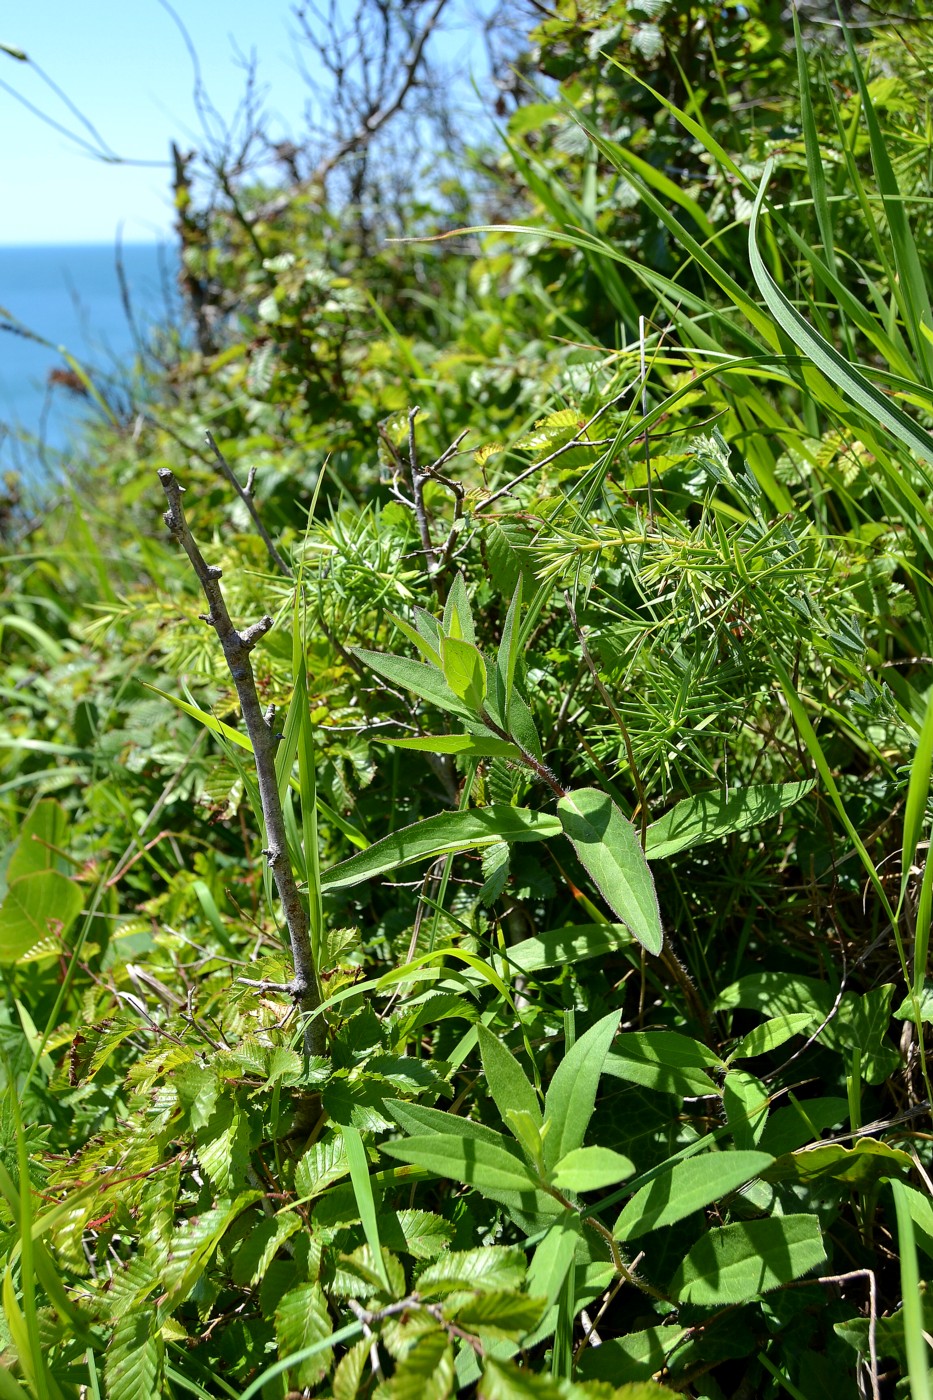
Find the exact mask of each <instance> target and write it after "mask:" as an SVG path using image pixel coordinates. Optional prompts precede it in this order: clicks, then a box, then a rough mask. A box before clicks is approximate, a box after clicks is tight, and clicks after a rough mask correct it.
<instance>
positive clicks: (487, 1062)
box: [476, 1025, 543, 1128]
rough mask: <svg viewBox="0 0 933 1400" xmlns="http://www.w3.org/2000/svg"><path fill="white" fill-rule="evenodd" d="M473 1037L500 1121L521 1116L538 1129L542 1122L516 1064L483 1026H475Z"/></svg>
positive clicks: (514, 1059) (501, 1044)
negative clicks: (477, 1045)
mask: <svg viewBox="0 0 933 1400" xmlns="http://www.w3.org/2000/svg"><path fill="white" fill-rule="evenodd" d="M476 1034H477V1038H478V1040H479V1048H480V1054H481V1055H482V1057H483V1071H484V1073H485V1075H486V1083H487V1085H488V1086H489V1092H490V1093H491V1094H492V1097H493V1100H494V1102H495V1105H496V1107H497V1108H498V1110H499V1112H500V1113H501V1115H502V1118H503V1121H505V1118H506V1114H507V1113H510V1112H525V1113H527V1114H528V1115H529V1116H530V1118H531V1121H532V1123H534V1124H535V1125H536V1126H537V1127H538V1128H540V1127H541V1124H542V1122H543V1119H542V1116H541V1105H540V1103H539V1102H538V1096H537V1094H536V1093H535V1091H534V1088H533V1087H532V1085H531V1084H530V1083H529V1081H528V1077H527V1075H526V1074H525V1071H524V1070H523V1069H522V1067H521V1065H520V1064H519V1063H518V1060H517V1059H516V1058H515V1056H514V1055H513V1054H512V1052H511V1051H510V1050H507V1049H506V1047H505V1046H504V1045H503V1043H502V1041H501V1040H500V1039H499V1037H498V1036H495V1035H493V1034H492V1032H491V1031H488V1030H487V1029H486V1027H485V1026H481V1025H478V1026H477V1027H476Z"/></svg>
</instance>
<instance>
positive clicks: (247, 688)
mask: <svg viewBox="0 0 933 1400" xmlns="http://www.w3.org/2000/svg"><path fill="white" fill-rule="evenodd" d="M159 480H160V481H161V483H162V489H163V491H164V492H165V498H166V500H167V501H168V506H169V508H168V510H167V511H166V512H165V517H164V519H165V523H166V525H167V526H168V528H169V530H170V532H171V533H172V535H173V536H174V537H175V539H176V540H177V541H178V543H179V544H180V545H181V547H182V548H183V549H184V551H185V553H186V554H187V556H188V558H189V560H190V562H191V567H192V569H193V570H194V572H195V574H196V575H197V578H198V582H199V583H200V585H201V587H202V589H203V590H204V596H205V598H206V599H207V602H208V608H209V611H208V612H207V613H202V614H201V617H202V618H203V620H204V621H205V622H207V623H208V624H209V625H210V626H211V627H213V628H214V631H215V632H216V633H217V637H218V640H219V642H220V645H221V647H222V648H223V653H224V659H225V660H226V663H227V667H228V669H229V671H230V675H231V677H232V679H233V684H234V686H235V687H236V693H237V698H238V700H239V702H240V712H241V714H242V716H243V723H244V725H245V726H246V732H247V734H248V735H249V738H250V742H251V743H252V746H253V760H254V762H255V765H256V777H257V778H258V780H259V797H260V801H261V803H262V817H263V822H264V824H265V829H266V840H267V842H268V845H267V846H266V848H265V850H264V851H263V855H264V856H265V857H266V859H267V861H268V862H269V868H270V869H271V871H272V878H273V880H274V881H275V887H276V890H277V891H278V895H279V899H280V900H281V901H282V913H283V915H284V917H285V923H286V926H287V928H288V936H289V941H290V943H291V951H292V960H293V962H294V967H295V975H294V977H293V978H292V980H291V982H289V983H288V984H287V991H288V993H289V995H290V996H291V998H292V1000H293V1001H294V1003H295V1005H296V1007H298V1009H299V1011H301V1012H303V1013H304V1014H305V1015H306V1016H308V1017H309V1018H310V1017H311V1016H312V1015H313V1013H314V1012H316V1011H317V1009H318V1007H319V1006H320V1003H321V994H320V989H319V987H318V980H317V970H316V968H315V966H314V958H313V955H312V951H311V938H310V935H309V932H308V916H307V914H306V912H305V907H304V905H303V904H302V902H301V896H300V895H299V893H298V886H297V884H296V883H295V876H294V872H293V871H292V866H291V861H290V860H289V856H288V840H287V837H286V834H285V817H284V815H283V812H282V803H281V800H280V798H279V788H278V781H277V779H276V773H275V746H276V737H275V735H274V733H273V729H272V724H273V718H274V716H273V714H272V713H271V712H270V713H268V714H264V713H263V709H262V705H261V704H260V701H259V695H258V693H257V690H256V680H255V677H254V675H253V667H252V663H251V662H250V659H249V654H250V652H251V651H252V649H253V647H254V646H255V645H256V643H257V642H258V641H260V639H261V638H262V637H264V636H265V635H266V633H267V632H268V631H269V629H270V627H271V626H272V618H271V617H270V616H269V615H268V614H266V615H265V616H264V617H261V618H260V619H259V621H258V622H254V623H253V624H252V625H251V626H250V627H247V628H246V630H245V631H243V632H240V631H238V630H237V629H236V628H235V627H234V625H233V623H232V622H231V620H230V614H229V613H228V611H227V604H226V602H225V601H224V596H223V593H222V591H221V587H220V577H221V570H220V569H218V568H217V567H216V566H212V565H209V564H208V563H207V562H206V561H205V559H204V556H203V555H202V553H201V551H200V550H199V549H198V546H197V544H196V543H195V540H194V536H193V535H192V533H191V530H190V528H189V526H188V521H187V519H186V518H185V511H184V507H183V506H182V503H181V497H182V493H183V491H184V487H182V486H179V484H178V482H177V481H176V480H175V476H174V473H172V472H170V471H168V470H167V469H165V468H162V469H161V470H160V471H159ZM323 1048H324V1027H323V1023H322V1022H321V1021H320V1019H318V1018H315V1019H314V1020H311V1019H309V1020H308V1021H307V1022H306V1024H305V1051H306V1053H307V1054H309V1055H320V1054H321V1053H322V1052H323Z"/></svg>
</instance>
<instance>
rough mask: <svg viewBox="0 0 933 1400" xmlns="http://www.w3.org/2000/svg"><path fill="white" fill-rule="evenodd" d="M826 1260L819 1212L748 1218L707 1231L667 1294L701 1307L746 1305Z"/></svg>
mask: <svg viewBox="0 0 933 1400" xmlns="http://www.w3.org/2000/svg"><path fill="white" fill-rule="evenodd" d="M825 1258H826V1250H825V1248H824V1247H823V1236H822V1234H821V1232H820V1225H819V1221H818V1220H817V1218H816V1216H813V1215H783V1216H771V1217H770V1218H769V1219H767V1220H751V1221H744V1220H743V1221H740V1222H739V1223H738V1224H735V1225H727V1226H725V1228H724V1229H722V1230H710V1231H709V1233H708V1234H706V1235H703V1236H702V1238H701V1239H700V1240H698V1241H697V1243H696V1244H695V1245H694V1246H693V1248H692V1249H691V1250H690V1252H689V1253H688V1255H687V1257H686V1258H685V1259H684V1261H683V1263H682V1264H681V1266H680V1268H679V1269H678V1270H677V1272H676V1274H675V1275H674V1277H673V1279H672V1280H671V1284H670V1287H669V1289H668V1292H669V1293H670V1295H671V1296H672V1297H673V1298H676V1299H677V1301H678V1302H681V1303H696V1304H698V1305H700V1306H702V1307H720V1306H726V1305H732V1304H737V1303H747V1302H750V1301H751V1299H752V1298H757V1297H758V1296H759V1294H761V1293H767V1292H768V1291H769V1290H770V1289H772V1288H780V1287H781V1285H782V1284H785V1283H792V1282H793V1280H794V1279H797V1278H801V1277H802V1276H803V1275H804V1274H807V1273H809V1272H810V1270H811V1269H816V1268H818V1267H819V1266H820V1264H822V1263H823V1261H824V1260H825Z"/></svg>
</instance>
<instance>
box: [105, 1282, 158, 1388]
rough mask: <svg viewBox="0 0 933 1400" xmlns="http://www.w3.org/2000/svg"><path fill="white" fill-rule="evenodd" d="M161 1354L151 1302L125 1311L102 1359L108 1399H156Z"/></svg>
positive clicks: (156, 1323) (154, 1312) (155, 1317)
mask: <svg viewBox="0 0 933 1400" xmlns="http://www.w3.org/2000/svg"><path fill="white" fill-rule="evenodd" d="M164 1355H165V1344H164V1342H163V1340H162V1337H161V1335H160V1334H159V1331H158V1318H157V1315H156V1310H155V1308H154V1307H153V1306H152V1304H151V1303H150V1304H143V1306H142V1307H140V1308H133V1309H131V1310H130V1311H129V1312H128V1313H125V1314H124V1315H123V1317H121V1318H120V1320H119V1322H118V1323H117V1325H116V1327H115V1328H114V1330H113V1336H112V1338H111V1340H110V1346H109V1347H108V1349H107V1358H106V1361H105V1363H104V1376H105V1379H106V1382H107V1396H108V1400H159V1397H160V1396H161V1394H162V1367H163V1361H164Z"/></svg>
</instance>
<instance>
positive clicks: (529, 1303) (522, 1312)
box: [444, 1290, 547, 1339]
mask: <svg viewBox="0 0 933 1400" xmlns="http://www.w3.org/2000/svg"><path fill="white" fill-rule="evenodd" d="M546 1308H547V1301H546V1299H544V1298H529V1297H527V1296H526V1295H525V1294H524V1293H513V1292H507V1291H505V1290H498V1291H495V1292H490V1293H481V1294H479V1295H478V1296H477V1297H474V1298H468V1299H465V1300H464V1299H459V1298H457V1299H452V1300H451V1302H450V1303H448V1304H445V1307H444V1315H445V1317H447V1318H448V1319H449V1320H450V1321H451V1322H455V1323H456V1324H457V1326H458V1327H464V1328H466V1330H467V1331H468V1332H478V1333H479V1334H480V1335H481V1336H486V1337H512V1338H515V1339H517V1338H519V1337H523V1336H524V1335H525V1334H526V1333H528V1332H532V1331H533V1330H534V1329H535V1327H537V1325H538V1323H539V1322H540V1321H541V1318H542V1317H543V1316H544V1312H545V1309H546Z"/></svg>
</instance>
